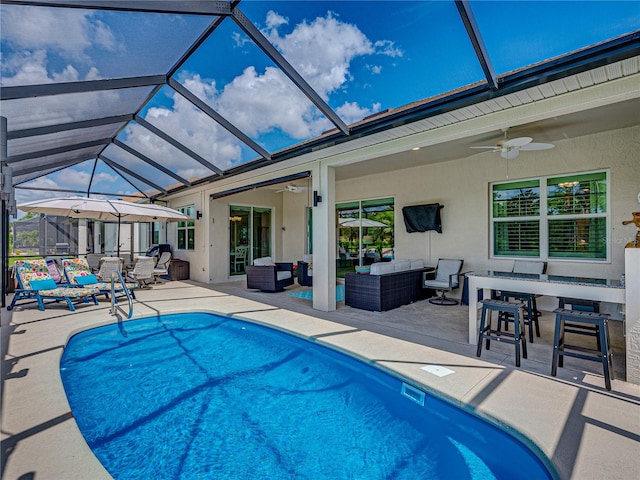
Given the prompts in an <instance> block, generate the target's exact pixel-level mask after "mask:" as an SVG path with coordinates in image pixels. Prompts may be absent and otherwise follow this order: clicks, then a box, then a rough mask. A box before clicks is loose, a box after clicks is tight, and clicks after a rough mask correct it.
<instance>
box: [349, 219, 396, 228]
mask: <svg viewBox="0 0 640 480" xmlns="http://www.w3.org/2000/svg"><path fill="white" fill-rule="evenodd" d="M360 222H362V226H363V227H388V226H389V225H387V224H386V223H382V222H378V221H376V220H369V219H368V218H345V219H344V220H340V222H338V225H339V226H340V228H347V227H359V226H360V224H361V223H360Z"/></svg>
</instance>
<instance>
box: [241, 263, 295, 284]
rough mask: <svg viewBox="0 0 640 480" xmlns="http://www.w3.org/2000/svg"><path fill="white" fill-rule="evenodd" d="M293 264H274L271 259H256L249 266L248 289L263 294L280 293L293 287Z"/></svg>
mask: <svg viewBox="0 0 640 480" xmlns="http://www.w3.org/2000/svg"><path fill="white" fill-rule="evenodd" d="M293 282H294V276H293V263H292V262H278V263H273V261H272V259H271V257H263V258H256V259H255V260H254V261H253V265H247V288H250V289H256V290H262V291H263V292H279V291H280V290H283V289H284V288H285V287H288V286H289V285H293Z"/></svg>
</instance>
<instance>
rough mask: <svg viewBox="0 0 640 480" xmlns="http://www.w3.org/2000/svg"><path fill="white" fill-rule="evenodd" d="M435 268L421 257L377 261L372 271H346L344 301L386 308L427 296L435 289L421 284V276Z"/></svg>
mask: <svg viewBox="0 0 640 480" xmlns="http://www.w3.org/2000/svg"><path fill="white" fill-rule="evenodd" d="M434 272H435V269H434V268H432V267H425V266H424V262H423V261H422V260H421V259H418V260H393V261H391V262H378V263H374V264H373V265H371V272H370V274H369V275H362V274H358V273H347V274H345V304H346V305H349V306H350V307H354V308H361V309H364V310H371V311H376V312H384V311H387V310H391V309H393V308H398V307H400V306H401V305H408V304H409V303H412V302H415V301H416V300H421V299H424V298H428V297H429V296H431V295H433V293H434V292H433V290H428V289H423V288H422V279H423V275H424V274H425V273H434Z"/></svg>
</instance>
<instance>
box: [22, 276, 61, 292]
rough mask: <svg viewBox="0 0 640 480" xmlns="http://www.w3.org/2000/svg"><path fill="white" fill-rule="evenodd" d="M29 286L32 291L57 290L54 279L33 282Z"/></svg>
mask: <svg viewBox="0 0 640 480" xmlns="http://www.w3.org/2000/svg"><path fill="white" fill-rule="evenodd" d="M29 286H30V287H31V289H32V290H53V289H55V288H57V287H58V286H57V285H56V282H55V281H54V280H53V278H45V279H44V280H31V281H30V282H29Z"/></svg>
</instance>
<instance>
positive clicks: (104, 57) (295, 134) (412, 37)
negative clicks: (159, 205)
mask: <svg viewBox="0 0 640 480" xmlns="http://www.w3.org/2000/svg"><path fill="white" fill-rule="evenodd" d="M471 5H472V8H473V11H474V13H475V16H476V19H477V22H478V25H479V27H480V30H481V33H482V35H483V38H484V40H485V43H486V45H487V49H488V51H489V54H490V55H491V60H492V62H493V66H494V68H495V70H496V71H497V72H498V73H504V72H508V71H510V70H513V69H517V68H521V67H524V66H527V65H530V64H533V63H536V62H539V61H542V60H545V59H548V58H551V57H554V56H557V55H561V54H564V53H566V52H569V51H572V50H575V49H577V48H581V47H584V46H587V45H592V44H594V43H597V42H601V41H603V40H606V39H610V38H613V37H615V36H618V35H621V34H624V33H628V32H631V31H634V30H637V29H639V28H640V2H637V1H581V2H578V1H569V2H555V1H536V2H525V1H499V2H495V1H472V2H471ZM239 7H240V9H241V10H242V11H243V12H244V14H245V15H246V16H247V17H248V18H249V19H250V20H251V21H252V22H253V23H254V24H255V25H256V26H257V27H258V28H259V29H260V30H261V31H262V33H263V34H264V35H265V36H266V37H267V38H268V39H269V40H270V41H271V42H272V43H273V45H274V46H275V47H276V48H277V49H278V50H279V51H280V52H281V53H282V54H283V55H284V56H285V58H287V60H288V61H289V62H290V63H291V64H292V65H293V66H294V67H295V68H296V69H298V71H299V72H300V73H301V74H302V75H303V77H304V78H305V79H306V80H307V81H308V82H309V83H310V84H311V86H312V87H314V89H316V91H317V92H318V93H319V94H320V96H321V97H322V98H323V99H324V100H325V101H326V102H327V103H328V104H329V105H330V106H331V107H332V108H333V109H334V110H335V111H336V112H337V113H338V115H339V116H340V117H341V118H342V119H343V121H344V122H345V123H347V124H350V123H353V122H356V121H358V120H361V119H362V118H364V117H366V116H368V115H371V114H373V113H376V112H380V111H383V110H385V109H388V108H395V107H400V106H402V105H405V104H408V103H410V102H413V101H416V100H420V99H424V98H428V97H431V96H433V95H437V94H440V93H443V92H446V91H450V90H453V89H455V88H459V87H461V86H464V85H468V84H471V83H473V82H476V81H479V80H482V79H483V76H482V71H481V69H480V66H479V64H478V62H477V59H476V57H475V54H474V52H473V50H472V47H471V45H470V43H469V40H468V38H467V36H466V33H465V31H464V28H463V26H462V23H461V21H460V18H459V16H458V13H457V10H456V8H455V5H454V3H453V2H452V1H445V0H442V1H393V2H388V1H373V2H367V1H339V2H311V1H310V2H307V1H282V2H267V1H251V0H249V1H247V0H245V1H242V2H241V3H240V5H239ZM27 11H28V14H26V15H25V13H24V12H25V9H22V8H19V7H14V6H7V5H2V7H1V12H2V38H1V45H0V46H1V49H2V57H1V71H2V85H16V84H38V83H49V82H59V81H78V80H85V79H97V78H114V77H122V76H132V75H150V74H158V73H166V72H167V71H168V69H169V68H170V66H171V65H173V63H174V62H175V61H177V59H178V58H179V57H180V55H181V54H182V53H183V52H184V51H185V50H186V48H187V47H188V45H190V44H191V43H192V42H193V41H194V40H195V39H196V38H197V37H198V35H199V34H200V33H201V32H202V30H203V29H204V28H205V27H206V25H208V24H209V23H210V21H211V20H212V19H211V18H206V17H196V16H177V15H157V14H134V13H123V12H101V11H84V10H76V9H49V8H41V7H29V8H28V10H27ZM176 78H177V79H178V80H179V81H180V82H181V83H183V84H184V85H185V86H186V87H187V88H189V90H191V91H192V92H193V93H195V94H196V95H198V96H199V97H200V98H201V99H202V100H204V101H206V102H207V103H208V104H209V105H211V106H212V107H213V108H215V109H216V110H217V111H219V112H220V113H222V114H223V115H224V116H225V117H226V118H228V119H229V120H230V121H231V122H232V123H234V125H236V126H237V127H238V128H240V129H241V130H242V131H243V132H245V133H246V134H247V135H249V136H250V137H251V138H252V139H253V140H255V141H256V142H257V143H258V144H260V145H261V146H263V147H264V148H265V149H266V150H268V151H273V150H276V149H280V148H284V147H287V146H290V145H293V144H295V143H299V142H301V141H304V140H307V139H309V138H313V137H315V136H317V135H319V134H321V133H322V132H323V131H325V130H328V129H331V128H333V125H332V124H331V123H330V122H329V121H328V120H327V119H326V118H324V116H323V115H322V114H321V113H320V112H319V111H318V110H317V109H316V108H315V107H314V106H313V105H312V104H311V103H310V102H309V101H308V100H307V99H306V97H304V96H303V95H301V94H300V93H299V92H297V91H296V90H295V89H294V88H293V87H292V85H291V83H290V81H289V80H288V78H286V77H285V76H284V75H283V74H282V72H280V71H279V70H278V69H277V68H276V67H275V66H274V65H273V64H272V62H271V61H270V59H269V58H267V57H266V56H265V55H264V54H263V53H262V52H261V51H260V50H259V49H258V48H257V47H256V46H255V45H253V44H252V43H251V42H250V41H249V39H248V38H247V37H246V36H245V35H244V33H242V31H241V30H240V28H239V27H238V26H237V25H236V24H235V23H233V22H232V21H231V20H230V19H226V20H225V21H224V22H223V23H222V25H221V26H220V28H218V30H216V32H214V34H213V35H212V36H211V37H210V38H209V39H208V40H207V41H206V42H204V44H203V45H202V46H201V47H200V49H199V50H198V51H197V52H196V53H195V54H194V55H193V56H192V58H191V59H190V60H189V61H188V62H187V63H186V64H185V65H184V67H183V68H182V69H181V70H180V71H179V72H178V73H177V74H176ZM121 93H122V92H115V93H113V92H109V93H104V92H103V93H101V94H100V95H97V96H95V97H94V98H93V100H92V101H71V102H67V103H66V104H65V105H60V101H61V99H51V98H49V99H38V103H37V105H36V106H33V107H30V108H27V109H25V108H24V107H20V108H17V106H16V108H15V109H12V108H11V107H12V106H11V105H3V109H4V110H5V112H6V115H7V116H8V118H9V122H10V124H9V128H10V129H11V128H12V125H16V124H18V125H19V124H20V122H21V121H24V122H25V125H30V126H37V125H44V124H47V122H48V121H49V122H52V121H53V120H55V119H52V118H51V112H54V111H58V109H60V111H61V112H62V116H63V117H64V118H67V117H68V118H69V119H82V118H87V117H88V118H91V117H92V115H93V116H95V115H96V113H95V111H92V108H94V109H95V107H96V105H97V106H99V110H98V112H100V114H102V113H103V112H106V111H108V110H109V108H110V107H109V105H112V104H113V103H112V102H119V101H122V100H123V97H122V96H121V95H120V94H121ZM145 94H146V93H145V91H142V92H139V96H140V97H141V98H144V95H145ZM122 95H124V94H123V93H122ZM25 112H26V113H25ZM3 115H5V113H3ZM29 115H31V116H29ZM142 116H143V117H144V118H145V119H146V120H147V121H149V122H150V123H152V124H154V125H156V126H158V127H160V128H162V129H163V130H165V131H166V132H168V133H170V134H171V135H173V136H175V137H176V138H177V139H179V141H181V142H182V143H184V144H185V145H186V146H188V147H189V148H190V149H192V150H193V151H195V152H196V153H198V154H200V155H202V156H203V157H204V158H206V159H208V160H210V161H211V162H212V163H214V164H216V165H218V166H219V167H220V168H223V169H225V168H229V167H231V166H234V165H238V164H240V163H243V162H246V161H249V160H252V159H255V158H256V157H257V154H256V153H255V152H254V151H253V150H251V149H250V148H248V147H246V146H244V145H242V144H241V143H240V142H238V141H237V140H235V139H234V138H233V137H231V136H230V135H229V134H228V133H227V132H226V130H224V129H222V128H220V127H219V126H218V125H216V124H215V122H213V121H212V120H211V119H209V118H208V117H206V116H204V115H203V114H202V113H201V112H199V111H198V110H197V109H195V108H194V107H193V106H192V105H191V104H190V103H189V102H187V101H185V100H184V99H182V98H181V97H179V96H176V95H175V94H174V93H173V92H172V91H171V89H168V88H166V87H165V88H164V89H163V90H162V91H161V92H160V94H158V95H157V96H156V97H155V98H154V99H153V100H152V101H151V102H150V104H149V105H148V107H147V108H145V110H144V111H143V112H142ZM118 138H119V139H121V140H122V141H124V142H125V143H127V144H130V145H132V146H134V147H135V148H137V149H139V150H140V151H142V152H143V153H144V154H145V155H147V156H149V157H150V158H152V159H154V160H156V161H158V162H159V163H162V164H163V165H166V166H167V167H168V168H170V169H171V170H172V171H173V172H175V173H176V174H177V175H179V176H181V177H185V178H198V177H202V176H206V175H209V174H211V173H212V172H211V171H209V170H207V169H206V168H204V167H203V166H202V165H200V164H198V163H196V162H194V161H193V160H191V159H189V158H187V157H185V156H184V155H183V154H181V153H180V152H178V151H177V150H176V149H175V148H173V147H171V146H170V145H168V144H166V142H163V141H161V140H159V139H158V138H153V136H150V135H149V133H148V132H147V131H146V130H144V129H142V128H141V127H140V126H139V125H136V124H132V125H130V126H129V127H127V129H125V131H123V132H121V133H120V134H119V136H118ZM10 148H11V144H10ZM11 154H12V153H11V151H9V155H11ZM105 154H106V155H107V156H108V157H109V158H112V159H113V160H116V161H118V162H121V163H122V164H123V165H126V166H127V168H129V169H131V170H133V171H136V172H137V173H139V174H140V175H143V176H147V178H149V177H148V175H151V173H150V170H149V167H148V166H146V165H144V162H140V161H139V160H136V159H135V158H134V157H132V156H131V155H130V154H128V153H126V152H124V151H123V150H122V149H119V148H117V147H109V148H108V149H107V151H106V152H105ZM92 168H93V162H85V163H84V164H81V165H78V166H75V167H72V171H73V174H72V175H69V174H68V172H67V173H65V174H64V175H62V174H60V173H54V174H51V175H49V176H47V177H43V178H40V179H36V180H34V181H33V182H32V184H33V185H34V186H47V185H49V186H52V185H55V186H57V187H59V188H78V187H77V186H75V187H74V184H78V185H81V184H82V185H86V183H84V184H83V183H82V181H85V180H86V179H87V177H88V175H90V173H91V170H92ZM153 180H154V181H155V182H156V183H158V184H160V185H163V186H168V185H172V184H174V183H175V182H176V180H175V179H174V178H172V177H170V176H167V175H165V174H158V173H157V172H155V173H154V174H153ZM131 182H132V183H133V184H135V185H136V186H140V187H141V188H142V189H148V188H149V187H148V186H144V185H143V184H141V182H140V181H138V180H134V179H131ZM94 190H96V191H102V192H114V193H120V194H127V193H132V192H133V191H134V189H133V188H132V186H131V185H130V184H128V183H127V182H124V181H122V179H119V178H118V177H117V175H115V173H114V172H113V171H112V170H111V169H110V168H108V167H107V166H105V165H104V164H101V162H99V164H98V168H97V170H96V179H95V183H94ZM18 194H19V197H21V198H19V202H20V201H26V200H29V199H32V198H36V196H40V197H41V196H51V193H48V192H44V193H43V192H40V193H37V192H25V191H19V192H18Z"/></svg>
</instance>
